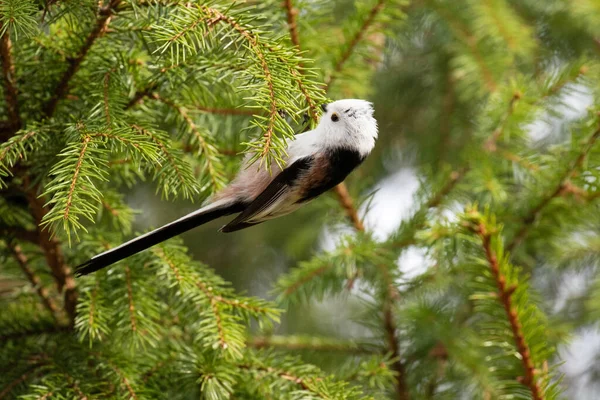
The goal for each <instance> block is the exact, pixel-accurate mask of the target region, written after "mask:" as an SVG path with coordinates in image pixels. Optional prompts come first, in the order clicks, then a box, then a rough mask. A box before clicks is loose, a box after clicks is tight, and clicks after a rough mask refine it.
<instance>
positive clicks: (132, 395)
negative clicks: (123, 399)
mask: <svg viewBox="0 0 600 400" xmlns="http://www.w3.org/2000/svg"><path fill="white" fill-rule="evenodd" d="M106 362H107V364H108V365H109V367H110V368H111V369H112V370H113V371H115V373H116V374H117V375H118V376H119V378H121V382H123V385H124V386H125V388H126V389H127V391H128V392H129V396H130V398H133V399H134V400H137V394H136V393H135V391H134V390H133V387H132V386H131V383H130V382H129V379H127V377H126V376H125V375H124V374H123V371H121V369H119V368H118V367H117V366H116V365H115V364H113V363H112V362H110V361H108V360H106Z"/></svg>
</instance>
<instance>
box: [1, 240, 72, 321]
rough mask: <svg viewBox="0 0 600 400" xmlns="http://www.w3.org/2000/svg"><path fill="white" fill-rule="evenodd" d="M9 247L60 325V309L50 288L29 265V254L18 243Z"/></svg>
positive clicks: (45, 305)
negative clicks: (51, 294)
mask: <svg viewBox="0 0 600 400" xmlns="http://www.w3.org/2000/svg"><path fill="white" fill-rule="evenodd" d="M8 248H9V250H10V252H11V253H12V255H13V257H14V258H15V259H16V260H17V263H18V264H19V267H21V269H22V270H23V273H24V274H25V276H26V277H27V279H28V280H29V282H30V283H31V286H33V288H34V289H35V290H36V292H37V293H38V295H39V296H40V299H41V300H42V303H43V304H44V307H46V308H47V309H48V312H49V313H50V315H51V316H52V319H53V320H54V322H55V323H56V324H57V325H58V324H59V322H60V321H59V317H58V315H59V312H60V311H59V309H58V307H57V305H56V303H55V302H54V300H53V299H52V297H50V294H49V293H48V289H46V288H45V287H43V286H42V282H41V280H40V278H39V277H38V276H37V275H36V274H35V272H34V271H33V270H32V269H31V267H30V266H29V260H28V259H27V256H26V255H25V253H23V250H22V249H21V246H19V245H18V244H8Z"/></svg>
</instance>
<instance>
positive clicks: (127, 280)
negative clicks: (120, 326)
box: [125, 266, 137, 332]
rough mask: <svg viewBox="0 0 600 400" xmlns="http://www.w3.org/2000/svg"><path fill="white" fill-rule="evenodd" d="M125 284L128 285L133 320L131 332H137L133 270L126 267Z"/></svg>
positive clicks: (130, 316)
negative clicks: (132, 284) (132, 286)
mask: <svg viewBox="0 0 600 400" xmlns="http://www.w3.org/2000/svg"><path fill="white" fill-rule="evenodd" d="M125 283H126V284H127V298H128V299H129V319H130V320H131V330H132V331H134V332H135V331H136V330H137V322H136V319H135V306H134V304H133V289H132V288H131V270H130V269H129V267H127V266H126V267H125Z"/></svg>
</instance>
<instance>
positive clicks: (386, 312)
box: [383, 297, 410, 400]
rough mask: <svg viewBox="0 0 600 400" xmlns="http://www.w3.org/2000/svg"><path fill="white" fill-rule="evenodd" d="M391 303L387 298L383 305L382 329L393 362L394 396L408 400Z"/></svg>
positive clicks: (404, 370) (404, 371)
mask: <svg viewBox="0 0 600 400" xmlns="http://www.w3.org/2000/svg"><path fill="white" fill-rule="evenodd" d="M393 306H394V305H393V302H392V299H391V298H389V297H388V298H387V299H386V300H385V301H384V305H383V329H384V332H385V338H386V342H387V346H388V350H389V352H390V355H391V357H392V359H393V360H394V361H393V363H392V365H391V368H392V370H393V371H394V372H395V373H396V396H397V398H398V400H408V399H410V392H409V391H408V387H407V385H406V368H405V367H404V364H403V363H402V359H401V355H400V343H399V341H398V337H397V336H396V324H395V323H394V314H393V311H392V309H393Z"/></svg>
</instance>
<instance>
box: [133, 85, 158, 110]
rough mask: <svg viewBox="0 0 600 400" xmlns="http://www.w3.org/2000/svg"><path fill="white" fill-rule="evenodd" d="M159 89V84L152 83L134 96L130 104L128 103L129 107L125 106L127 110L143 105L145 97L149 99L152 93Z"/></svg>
mask: <svg viewBox="0 0 600 400" xmlns="http://www.w3.org/2000/svg"><path fill="white" fill-rule="evenodd" d="M157 87H158V82H156V81H155V82H152V83H150V84H149V85H148V86H147V87H145V88H144V89H142V90H138V91H137V92H135V94H134V95H133V97H132V98H131V100H129V103H127V105H126V106H125V110H129V109H130V108H132V107H134V106H136V105H138V104H139V103H141V102H142V100H144V98H145V97H149V96H150V95H151V94H152V92H154V89H156V88H157Z"/></svg>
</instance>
